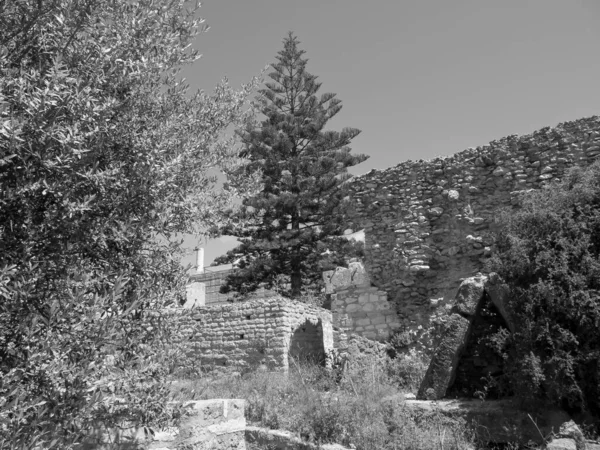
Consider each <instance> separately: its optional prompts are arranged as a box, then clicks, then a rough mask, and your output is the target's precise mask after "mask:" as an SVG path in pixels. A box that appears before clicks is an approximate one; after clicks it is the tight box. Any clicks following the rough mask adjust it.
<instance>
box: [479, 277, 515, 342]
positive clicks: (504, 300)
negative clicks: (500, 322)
mask: <svg viewBox="0 0 600 450" xmlns="http://www.w3.org/2000/svg"><path fill="white" fill-rule="evenodd" d="M484 289H485V292H486V293H487V294H488V295H489V296H490V300H491V302H492V303H493V304H494V306H495V307H496V308H497V309H498V312H499V313H500V315H501V316H502V318H503V319H504V321H505V322H506V325H507V326H508V329H509V330H510V331H511V332H514V331H515V324H514V321H513V320H512V318H511V317H510V314H509V313H508V301H509V299H510V289H509V287H508V286H507V285H506V284H505V283H504V282H503V281H502V280H501V279H500V277H499V276H498V274H496V273H491V274H489V276H488V279H487V281H486V283H485V286H484Z"/></svg>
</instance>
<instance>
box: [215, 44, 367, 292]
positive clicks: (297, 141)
mask: <svg viewBox="0 0 600 450" xmlns="http://www.w3.org/2000/svg"><path fill="white" fill-rule="evenodd" d="M283 47H284V48H283V50H281V51H280V52H279V53H278V55H277V57H276V62H275V63H274V64H272V66H271V67H272V69H273V71H272V72H271V73H270V74H269V75H268V76H269V78H270V79H271V81H270V82H268V83H266V85H265V87H264V88H263V89H261V90H259V94H260V95H259V98H258V109H259V110H260V112H261V113H262V114H263V115H264V116H265V119H264V120H263V121H262V122H260V124H251V125H249V126H248V127H247V128H245V129H243V130H242V131H241V133H240V135H241V137H242V142H243V144H244V149H243V151H242V156H244V157H247V158H248V159H249V160H250V161H251V162H250V164H249V166H248V167H247V168H246V169H245V170H260V171H261V173H262V182H263V186H264V188H263V189H262V191H261V192H260V193H258V194H257V195H254V196H251V197H247V198H246V199H244V201H243V214H242V215H243V216H244V217H254V219H255V220H254V222H253V223H252V226H250V227H244V228H240V227H237V228H236V227H227V228H225V229H223V230H222V231H223V234H230V235H233V236H236V237H238V238H239V239H240V241H241V242H242V244H241V245H240V246H239V247H238V248H237V249H235V250H233V251H232V252H230V253H229V254H228V255H227V256H226V257H224V258H221V259H219V260H218V261H217V262H219V263H221V262H232V261H233V260H237V261H238V267H239V268H238V270H237V271H236V273H235V274H233V275H232V276H231V277H230V278H229V279H228V282H227V284H226V285H225V286H224V290H225V291H227V290H230V289H233V290H235V291H237V292H241V293H245V292H248V291H252V290H254V289H256V288H257V287H258V285H259V284H261V283H263V284H266V285H267V286H271V285H272V284H273V281H274V280H275V279H276V278H277V277H278V276H279V275H281V274H284V275H287V276H289V278H290V284H291V295H292V296H293V297H298V296H299V295H300V293H301V290H302V283H303V275H306V274H308V273H312V272H314V271H315V269H316V268H317V267H315V256H316V255H319V254H321V253H322V252H324V251H325V250H327V249H329V248H330V247H335V246H337V247H341V246H342V241H338V242H334V241H335V237H336V236H339V235H341V232H342V231H343V229H342V228H341V227H342V221H343V212H344V206H345V198H344V197H345V196H346V191H345V189H344V182H345V181H346V180H347V179H348V178H349V175H348V173H347V168H348V167H352V166H354V165H356V164H359V163H360V162H362V161H364V160H365V159H367V157H366V156H364V155H353V154H351V153H350V148H349V147H348V144H349V143H350V141H351V140H352V139H353V138H354V137H356V136H357V135H358V134H359V133H360V131H359V130H357V129H354V128H344V129H343V130H342V131H341V132H337V131H326V130H324V127H325V125H326V124H327V122H328V121H329V120H330V119H332V118H333V117H334V116H335V115H336V114H337V113H338V112H339V111H340V109H341V107H342V105H341V101H340V100H339V99H337V98H336V96H335V94H332V93H325V94H323V95H321V96H318V95H317V93H318V91H319V89H320V87H321V83H319V82H317V77H316V76H314V75H311V74H310V73H308V72H307V71H306V64H307V60H306V59H305V58H303V54H304V53H305V52H304V51H303V50H300V49H299V41H298V39H297V38H296V37H295V36H294V35H293V34H292V33H290V34H289V35H288V37H286V38H285V39H284V42H283Z"/></svg>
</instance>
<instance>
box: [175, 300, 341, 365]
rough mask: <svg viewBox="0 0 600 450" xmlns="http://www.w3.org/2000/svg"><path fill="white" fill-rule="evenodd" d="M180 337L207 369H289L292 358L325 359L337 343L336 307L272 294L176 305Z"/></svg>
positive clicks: (190, 354)
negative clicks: (235, 300) (333, 319)
mask: <svg viewBox="0 0 600 450" xmlns="http://www.w3.org/2000/svg"><path fill="white" fill-rule="evenodd" d="M165 314H171V315H172V316H175V319H176V323H177V326H178V327H179V332H178V333H177V336H176V339H175V343H176V344H180V345H182V346H183V348H184V351H185V353H186V355H187V357H188V358H189V359H190V361H195V362H197V364H199V365H200V367H201V369H203V370H226V371H241V370H245V369H249V368H256V367H258V366H264V367H266V368H267V369H269V370H282V371H287V370H288V367H289V365H290V364H291V358H295V359H296V360H302V359H313V360H323V359H324V357H325V355H326V354H327V353H328V352H330V351H331V350H332V349H333V329H332V323H331V311H327V310H325V309H322V308H317V307H314V306H311V305H307V304H303V303H299V302H294V301H291V300H289V299H285V298H283V297H270V298H266V299H257V300H251V301H246V302H238V303H227V304H217V305H210V306H199V307H193V308H191V309H185V308H182V309H175V310H171V311H166V312H165Z"/></svg>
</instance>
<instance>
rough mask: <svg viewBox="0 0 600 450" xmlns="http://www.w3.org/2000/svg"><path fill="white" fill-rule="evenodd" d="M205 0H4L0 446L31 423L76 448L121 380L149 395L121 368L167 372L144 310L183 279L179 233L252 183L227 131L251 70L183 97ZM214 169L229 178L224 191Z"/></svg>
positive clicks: (211, 221) (163, 300)
mask: <svg viewBox="0 0 600 450" xmlns="http://www.w3.org/2000/svg"><path fill="white" fill-rule="evenodd" d="M198 8H199V5H198V4H196V5H190V3H189V2H183V1H175V0H127V1H122V0H108V1H102V2H98V1H94V0H48V1H46V0H45V1H43V2H42V1H35V0H8V1H6V2H2V3H0V248H1V249H2V251H1V252H0V296H1V297H2V298H1V300H0V373H1V374H2V382H1V383H0V398H3V399H4V400H3V401H4V403H0V442H1V443H2V447H3V448H5V447H7V448H8V447H9V445H13V446H16V447H17V448H21V447H23V448H27V446H28V445H30V444H31V442H32V439H34V435H35V436H37V437H36V439H38V440H39V442H38V444H36V445H41V446H42V447H43V446H44V445H46V447H44V448H48V447H47V446H49V445H50V441H44V439H46V438H43V436H45V435H44V434H43V433H42V434H39V433H38V431H39V430H52V433H51V434H53V435H54V436H59V437H60V438H57V439H59V441H57V442H55V443H54V445H55V446H59V447H60V448H66V444H65V442H67V441H65V440H64V439H66V437H67V436H68V435H72V437H73V436H76V435H77V433H76V431H77V430H81V429H84V428H85V426H86V425H89V423H87V422H86V420H89V421H91V422H94V421H97V420H99V416H98V414H100V411H105V412H106V411H113V410H114V408H113V407H112V406H110V405H111V404H112V403H111V401H110V399H111V398H112V399H113V400H114V397H115V395H118V394H119V393H121V394H122V395H123V396H126V395H127V396H133V397H132V398H130V399H129V400H130V402H129V403H130V404H132V403H135V398H137V399H138V400H139V399H140V398H141V397H135V395H133V394H132V391H131V386H129V387H127V386H125V385H126V384H127V383H126V382H125V381H123V382H119V383H117V384H119V385H122V386H121V388H120V389H117V388H115V384H114V382H115V380H116V379H121V380H127V377H124V378H123V376H122V375H123V374H126V373H130V372H131V371H133V372H131V373H134V372H135V373H136V374H135V375H132V378H131V380H135V378H136V377H138V378H140V380H146V381H152V380H155V379H156V378H157V377H158V374H159V373H162V372H161V371H162V369H161V368H160V367H158V366H157V365H156V364H155V365H152V364H150V361H151V360H152V355H153V354H154V355H155V354H156V352H155V351H154V350H152V347H151V346H149V345H148V344H149V342H150V341H149V339H151V338H152V337H156V336H158V335H160V333H157V332H156V330H154V331H153V332H149V331H148V330H147V329H146V328H147V327H144V326H141V324H142V323H143V320H142V319H143V318H144V316H145V314H146V312H147V311H151V310H153V309H157V308H160V307H163V306H165V304H167V303H168V302H169V301H171V302H174V301H176V300H177V299H176V298H174V297H173V295H170V293H171V292H173V291H176V290H177V289H181V287H182V284H183V283H184V282H185V280H184V276H185V274H184V272H183V270H182V268H181V267H180V264H179V260H180V249H179V246H178V245H177V244H176V243H171V240H172V238H173V236H175V235H176V234H177V233H191V232H198V231H199V230H201V229H207V228H209V227H214V226H216V225H222V223H223V221H226V220H229V219H228V218H227V217H225V216H224V215H223V214H222V211H224V210H225V209H230V208H231V207H232V205H233V204H234V203H233V201H232V199H233V198H234V196H235V195H238V194H239V193H240V192H244V191H245V190H246V189H248V188H250V187H254V186H256V183H257V179H256V177H253V176H252V172H251V171H240V170H239V169H240V167H241V166H242V165H243V164H244V163H245V161H244V159H243V158H240V157H239V154H238V153H237V152H236V151H234V150H233V149H232V143H233V141H232V140H231V139H230V140H227V139H222V138H221V136H222V135H223V132H224V131H225V129H226V128H227V127H228V126H229V125H232V124H233V125H236V126H240V125H241V124H242V123H244V122H245V121H247V120H248V119H249V117H250V115H249V113H248V112H247V108H246V106H247V102H246V100H247V97H248V95H249V94H250V92H251V90H252V89H253V87H254V85H255V83H256V82H255V81H253V82H252V83H251V84H250V85H248V86H245V87H244V88H243V89H242V90H240V91H234V90H232V89H231V88H230V87H229V86H228V85H227V84H226V82H224V83H222V84H221V85H219V86H218V87H217V89H216V90H215V92H214V94H212V95H207V94H205V93H202V92H198V93H195V94H191V93H189V92H188V86H187V83H186V82H185V81H184V80H183V79H182V78H181V75H180V70H181V68H182V67H183V66H185V65H188V64H192V63H194V62H196V61H197V60H198V58H199V55H198V53H197V51H196V50H193V49H192V47H191V44H192V43H193V41H194V39H195V38H196V36H197V35H198V34H199V33H200V32H201V31H202V30H203V25H202V20H201V19H200V18H199V17H198V15H197V13H198ZM217 169H218V170H222V171H223V172H225V173H226V174H227V175H229V178H228V181H227V182H226V183H225V186H224V188H223V189H220V186H218V184H217V180H216V178H215V177H214V174H213V171H214V170H217ZM133 318H137V320H132V319H133ZM108 355H111V358H113V359H114V361H115V362H114V364H112V365H110V367H113V368H114V370H113V369H110V368H108V369H107V367H108V366H106V365H105V364H104V363H103V362H102V361H104V359H105V358H106V357H107V356H108ZM148 358H150V359H148ZM144 361H145V362H144ZM119 371H120V372H119ZM128 371H130V372H128ZM136 371H137V372H136ZM117 373H121V376H118V375H116V374H117ZM111 374H112V375H111ZM111 377H112V378H111ZM100 380H104V382H100ZM111 380H112V381H111ZM111 383H112V384H111ZM123 383H124V384H123ZM109 385H110V386H112V387H111V388H110V389H112V390H111V391H110V392H111V395H112V397H111V395H109V394H108V392H109V391H107V389H108V387H107V386H109ZM145 386H146V387H145V388H143V389H141V388H140V389H141V390H142V391H144V390H146V391H147V389H150V388H149V387H148V386H155V385H154V384H152V383H149V384H146V385H145ZM138 387H139V385H138ZM128 389H129V390H128ZM152 389H154V388H152ZM146 394H147V392H146ZM146 394H144V395H146ZM134 397H135V398H134ZM157 401H159V399H157ZM157 404H158V403H157ZM99 405H103V406H101V407H100V406H99ZM113 406H114V405H113ZM111 408H112V409H111ZM159 409H160V408H159ZM133 410H135V408H132V409H131V410H130V411H133ZM143 410H146V411H148V412H150V411H152V408H151V407H148V408H140V409H138V410H137V413H135V414H137V415H138V417H137V419H140V414H142V415H143V414H145V413H142V411H143ZM86 414H87V415H86ZM135 414H134V415H135ZM152 417H154V416H153V415H152V414H150V413H148V414H146V415H145V416H143V417H141V419H142V421H146V422H148V421H150V419H151V418H152ZM50 418H52V419H50ZM36 430H37V431H36ZM31 433H33V434H31ZM36 433H38V434H36ZM40 436H42V437H40ZM2 439H4V441H3V440H2ZM15 439H17V441H18V442H17V441H15ZM40 439H41V440H40ZM60 439H63V441H60ZM73 439H75V438H74V437H73ZM42 441H43V442H44V444H42V443H41V442H42ZM11 442H12V443H11ZM31 445H33V444H31Z"/></svg>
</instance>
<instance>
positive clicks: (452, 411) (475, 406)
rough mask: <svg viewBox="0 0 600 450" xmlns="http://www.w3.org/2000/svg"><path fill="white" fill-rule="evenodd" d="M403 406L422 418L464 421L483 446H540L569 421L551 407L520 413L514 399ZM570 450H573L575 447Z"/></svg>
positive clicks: (442, 401)
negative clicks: (489, 444) (530, 442)
mask: <svg viewBox="0 0 600 450" xmlns="http://www.w3.org/2000/svg"><path fill="white" fill-rule="evenodd" d="M405 404H406V406H407V407H408V408H410V409H412V410H416V411H419V412H420V413H422V414H424V415H426V414H427V413H431V414H443V415H444V416H446V417H450V418H454V419H464V420H465V421H466V422H467V424H470V425H473V426H474V431H475V433H476V434H477V438H478V439H479V440H481V441H483V442H496V443H502V442H505V443H514V442H517V443H520V444H526V443H528V442H529V441H532V442H534V443H536V444H538V445H539V444H542V443H543V440H542V435H543V436H548V435H549V434H550V433H551V432H552V431H553V430H557V429H558V428H559V426H560V424H561V423H563V422H565V420H567V419H569V416H568V414H567V413H565V412H564V411H562V410H559V409H555V408H552V407H542V408H539V409H538V410H537V411H536V412H527V411H522V410H521V409H520V408H519V406H518V405H519V401H518V400H516V399H503V400H486V401H481V400H474V399H468V400H437V401H423V400H406V401H405ZM529 415H531V418H530V417H529ZM532 419H533V420H532ZM534 422H535V423H534ZM538 428H539V431H538ZM540 432H541V435H540ZM572 448H573V450H575V447H572Z"/></svg>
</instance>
